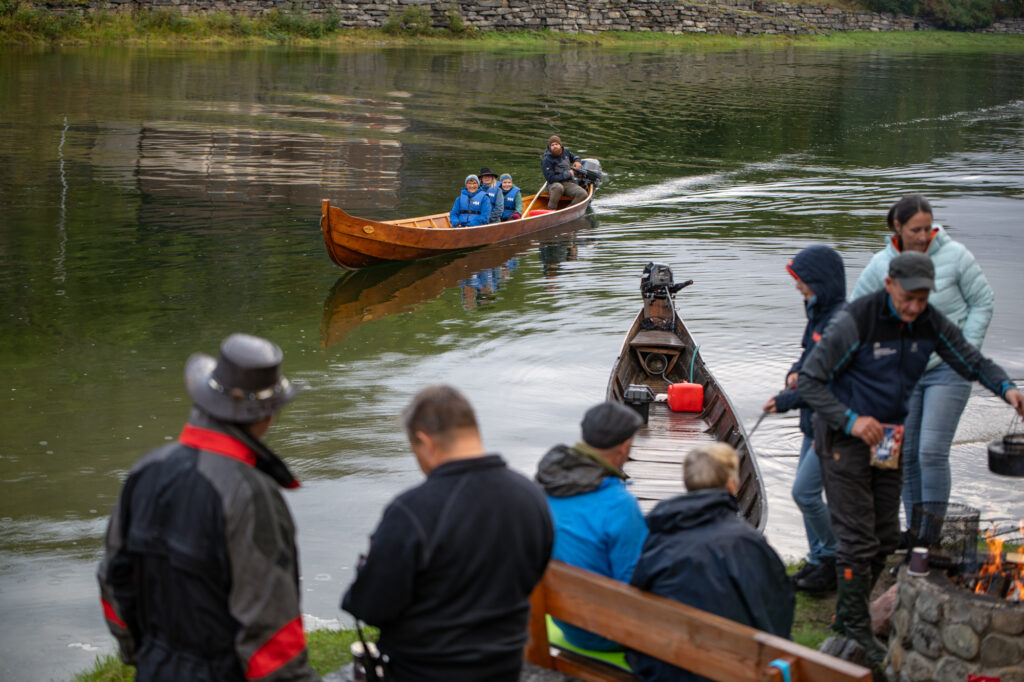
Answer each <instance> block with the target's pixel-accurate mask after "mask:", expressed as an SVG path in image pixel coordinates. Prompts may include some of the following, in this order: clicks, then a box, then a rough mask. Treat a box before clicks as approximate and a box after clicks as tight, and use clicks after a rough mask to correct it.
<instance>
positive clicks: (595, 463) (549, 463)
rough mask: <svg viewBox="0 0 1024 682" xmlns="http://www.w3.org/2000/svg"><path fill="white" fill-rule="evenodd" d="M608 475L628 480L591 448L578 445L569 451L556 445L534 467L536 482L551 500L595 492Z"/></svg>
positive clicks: (619, 470) (581, 444) (563, 446)
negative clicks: (535, 467) (552, 498)
mask: <svg viewBox="0 0 1024 682" xmlns="http://www.w3.org/2000/svg"><path fill="white" fill-rule="evenodd" d="M608 476H615V477H616V478H621V479H623V480H625V479H627V478H629V477H628V476H627V475H626V474H625V472H624V471H622V470H621V469H619V468H618V467H616V466H614V465H612V464H611V463H610V462H608V460H606V459H605V458H604V457H602V456H601V455H600V453H598V452H597V451H596V450H594V448H592V447H590V446H589V445H587V444H586V443H577V444H576V445H574V446H572V447H571V448H570V447H569V446H567V445H556V446H555V447H553V448H551V449H550V450H548V452H547V454H546V455H544V457H543V458H541V460H540V464H538V465H537V476H536V478H535V480H536V481H537V483H539V484H540V486H541V487H542V488H544V492H545V493H547V494H548V495H551V496H552V497H572V496H573V495H582V494H583V493H589V492H592V491H594V490H597V488H598V487H599V486H600V485H601V483H602V482H603V481H604V479H605V478H606V477H608Z"/></svg>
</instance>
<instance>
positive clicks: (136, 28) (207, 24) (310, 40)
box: [0, 0, 1024, 51]
mask: <svg viewBox="0 0 1024 682" xmlns="http://www.w3.org/2000/svg"><path fill="white" fill-rule="evenodd" d="M337 23H338V16H337V15H336V14H332V13H330V12H328V13H325V14H324V15H322V16H311V15H306V14H301V13H293V12H283V11H279V10H274V11H272V12H270V13H268V14H266V15H263V16H260V17H248V16H243V15H238V14H229V13H216V14H205V15H183V14H182V13H181V12H179V11H178V10H177V9H159V10H153V11H136V12H117V13H114V12H97V13H95V14H90V15H78V14H74V13H57V12H53V11H50V10H47V9H44V8H36V7H32V6H29V5H21V4H18V3H17V2H16V0H0V45H26V46H53V45H147V46H148V45H153V46H162V45H166V46H189V45H194V46H201V47H244V46H253V47H259V46H270V45H290V46H319V47H339V48H343V47H359V46H380V45H436V46H451V45H461V46H464V47H466V48H470V49H516V48H527V49H537V48H542V47H551V46H552V45H556V46H557V45H571V46H581V47H587V46H590V47H603V48H613V49H615V48H620V49H624V50H643V49H672V48H675V49H685V50H716V51H717V50H732V49H739V48H750V47H761V48H765V49H779V48H785V47H790V46H808V47H820V48H888V49H895V50H929V51H933V50H939V51H951V50H963V51H971V50H1010V51H1024V35H1006V34H999V35H987V34H978V33H961V32H952V31H919V32H890V33H877V32H852V33H834V34H831V35H827V36H824V35H819V36H810V35H801V36H792V35H762V36H745V37H739V36H728V35H702V34H684V35H673V34H668V33H654V32H643V33H628V32H606V33H598V34H575V33H559V32H554V31H488V32H481V31H475V30H472V29H469V28H467V27H465V25H463V24H461V23H459V22H458V21H457V20H453V21H452V22H451V27H450V28H447V29H434V28H431V27H430V26H429V24H428V25H423V24H422V23H416V22H412V23H410V22H408V21H403V20H402V17H395V18H394V19H393V22H392V23H391V24H390V25H389V26H387V27H385V28H384V29H379V30H342V29H338V28H337Z"/></svg>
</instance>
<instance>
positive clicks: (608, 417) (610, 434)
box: [536, 402, 647, 651]
mask: <svg viewBox="0 0 1024 682" xmlns="http://www.w3.org/2000/svg"><path fill="white" fill-rule="evenodd" d="M643 424H644V422H643V419H641V418H640V415H638V414H637V413H636V412H635V411H634V410H631V409H630V408H628V407H626V406H625V405H623V404H622V403H616V402H604V403H601V404H599V405H595V406H594V407H592V408H590V409H589V410H587V412H586V414H585V415H584V416H583V422H582V424H581V426H582V431H583V433H582V436H583V440H582V442H579V443H576V445H573V446H572V447H569V446H566V445H556V446H555V447H553V448H551V450H549V451H548V453H547V454H546V455H544V457H543V458H542V459H541V461H540V464H539V465H538V466H537V476H536V480H537V482H538V483H539V484H540V485H541V487H542V488H544V492H545V493H546V494H547V497H548V504H549V506H550V507H551V516H552V517H553V518H554V521H555V546H554V549H553V550H552V554H551V558H553V559H558V560H560V561H564V562H566V563H567V564H572V565H573V566H579V567H580V568H585V569H587V570H588V571H593V572H594V573H599V574H601V575H603V576H607V577H609V578H614V579H615V580H620V581H622V582H624V583H628V582H629V579H630V577H632V575H633V567H634V566H636V560H637V558H638V557H639V556H640V550H641V548H642V547H643V544H644V540H645V539H646V538H647V525H646V524H645V523H644V516H643V514H642V513H641V511H640V505H639V504H638V503H637V501H636V498H635V497H633V495H632V494H631V493H630V492H629V491H628V490H627V489H626V484H625V481H626V479H628V478H629V477H628V476H627V475H626V473H625V472H624V471H623V470H622V467H623V465H625V463H626V461H627V460H628V459H629V450H630V448H631V447H632V445H633V435H634V434H635V433H636V432H637V430H638V429H639V428H640V427H641V426H643ZM558 625H559V627H561V629H562V632H563V634H565V638H566V639H567V640H569V642H570V643H571V644H574V645H576V646H578V647H582V648H584V649H595V650H599V651H613V650H616V649H622V647H621V646H620V645H619V644H617V643H615V642H612V641H609V640H607V639H605V638H604V637H599V636H598V635H595V634H593V633H590V632H587V631H586V630H582V629H580V628H577V627H575V626H572V625H569V624H568V623H561V622H559V623H558Z"/></svg>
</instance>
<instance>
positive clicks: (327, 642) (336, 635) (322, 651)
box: [74, 628, 377, 682]
mask: <svg viewBox="0 0 1024 682" xmlns="http://www.w3.org/2000/svg"><path fill="white" fill-rule="evenodd" d="M364 633H365V634H366V635H368V636H371V637H373V638H374V639H376V637H377V633H376V630H374V629H373V628H369V629H364ZM357 639H358V638H357V636H356V631H355V630H314V631H313V632H307V633H306V646H307V647H308V651H309V662H310V664H311V665H312V666H313V669H314V670H316V671H317V673H319V674H320V675H326V674H327V673H329V672H332V671H334V670H337V669H338V668H340V667H341V666H343V665H345V664H346V663H349V662H350V661H351V660H352V656H351V655H350V654H349V647H350V646H351V644H352V642H354V641H356V640H357ZM134 679H135V668H130V667H128V666H126V665H124V664H123V663H121V661H120V660H119V659H118V658H117V656H116V655H114V654H110V655H108V656H101V657H99V658H97V659H96V662H95V663H94V664H93V667H92V668H90V669H89V670H86V671H85V672H81V673H79V674H77V675H75V677H74V682H131V680H134Z"/></svg>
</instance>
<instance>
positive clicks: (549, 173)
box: [540, 147, 580, 185]
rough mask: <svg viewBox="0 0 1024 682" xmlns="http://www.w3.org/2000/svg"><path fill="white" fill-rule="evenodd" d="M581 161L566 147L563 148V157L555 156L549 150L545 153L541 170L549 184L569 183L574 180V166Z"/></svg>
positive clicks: (541, 162)
mask: <svg viewBox="0 0 1024 682" xmlns="http://www.w3.org/2000/svg"><path fill="white" fill-rule="evenodd" d="M579 160H580V157H578V156H576V155H575V154H573V153H572V152H571V151H569V150H568V149H566V148H565V147H562V155H561V156H554V155H553V154H552V153H551V150H550V149H549V150H548V151H546V152H544V158H543V159H541V161H540V170H541V172H542V173H544V179H545V180H547V181H548V183H549V184H552V185H553V184H555V183H556V182H568V181H570V180H572V179H573V175H572V165H573V164H574V163H576V162H577V161H579Z"/></svg>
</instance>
